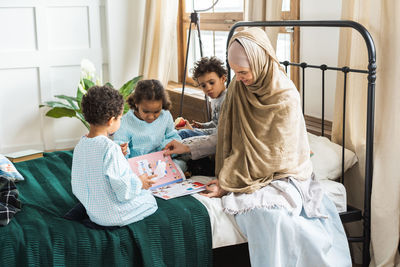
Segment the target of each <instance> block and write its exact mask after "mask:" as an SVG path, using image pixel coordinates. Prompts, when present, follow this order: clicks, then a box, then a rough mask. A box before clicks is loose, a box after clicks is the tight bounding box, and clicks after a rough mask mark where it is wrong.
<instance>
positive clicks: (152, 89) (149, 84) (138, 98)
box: [127, 79, 171, 111]
mask: <svg viewBox="0 0 400 267" xmlns="http://www.w3.org/2000/svg"><path fill="white" fill-rule="evenodd" d="M143 100H150V101H151V100H162V109H164V110H169V109H170V108H171V101H170V100H169V97H168V93H167V92H166V91H165V89H164V87H163V85H162V84H161V82H160V81H158V80H154V79H150V80H141V81H139V82H138V83H137V85H136V88H135V91H134V92H133V94H131V95H130V96H129V97H128V99H127V102H128V104H129V107H130V108H131V109H133V110H136V111H138V109H137V106H136V105H137V104H140V102H142V101H143Z"/></svg>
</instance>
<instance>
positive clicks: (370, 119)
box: [226, 20, 376, 266]
mask: <svg viewBox="0 0 400 267" xmlns="http://www.w3.org/2000/svg"><path fill="white" fill-rule="evenodd" d="M239 27H339V28H352V29H354V30H356V31H358V32H359V33H360V34H361V36H362V37H363V38H364V41H365V44H366V46H367V50H368V68H367V69H353V68H351V67H348V66H344V67H331V66H327V65H325V64H322V65H310V64H308V63H306V62H301V63H300V62H289V61H284V62H281V64H282V65H284V66H285V70H286V71H287V67H288V66H296V67H299V68H300V70H301V75H302V85H301V88H300V93H301V95H302V108H303V113H304V105H305V97H304V96H305V94H306V88H305V78H306V76H305V70H306V69H307V68H313V69H320V70H321V72H322V88H321V90H322V113H321V114H322V118H321V119H322V124H321V135H322V136H323V135H324V134H325V130H324V124H325V118H324V114H325V110H324V109H325V71H327V70H333V71H338V72H341V73H343V75H344V84H343V86H344V87H343V89H344V95H343V125H342V129H343V130H342V177H341V182H344V144H345V120H346V105H345V103H346V89H347V88H346V86H347V75H348V73H350V72H354V73H361V74H367V79H368V87H367V88H366V90H368V98H367V110H366V113H367V121H366V151H365V153H366V156H365V188H364V212H363V213H362V211H361V210H359V209H356V208H353V207H350V206H348V211H347V212H346V213H342V214H340V216H341V219H342V222H343V223H346V222H353V221H359V220H363V228H364V229H363V236H361V237H348V240H349V242H362V243H363V266H368V264H369V261H370V254H369V244H370V228H371V222H370V220H371V213H370V210H371V188H372V174H373V140H374V109H375V80H376V51H375V44H374V41H373V39H372V37H371V35H370V33H369V32H368V30H367V29H366V28H365V27H364V26H363V25H361V24H359V23H357V22H354V21H349V20H320V21H300V20H295V21H290V20H286V21H246V22H238V23H236V24H235V25H233V26H232V28H231V30H230V32H229V35H228V40H227V49H226V51H227V53H228V45H229V41H230V39H231V38H232V36H233V34H234V32H235V30H236V29H237V28H239ZM226 58H227V61H226V66H227V69H228V79H227V83H228V84H229V82H230V80H231V77H230V67H229V63H228V56H227V57H226Z"/></svg>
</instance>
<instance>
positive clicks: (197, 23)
mask: <svg viewBox="0 0 400 267" xmlns="http://www.w3.org/2000/svg"><path fill="white" fill-rule="evenodd" d="M217 3H218V0H216V1H215V2H214V3H213V5H212V6H211V7H209V8H206V9H201V10H195V9H193V12H192V13H190V24H189V35H188V40H187V46H186V59H185V68H184V71H183V81H182V93H181V102H180V108H179V117H181V116H182V110H183V97H184V95H185V85H186V72H187V63H188V55H189V47H190V35H191V32H192V24H195V26H196V28H197V33H198V37H199V46H200V57H203V44H202V42H201V35H200V18H199V14H198V12H205V11H208V10H210V9H211V8H213V7H214V6H215V5H216V4H217ZM204 98H205V103H206V112H207V119H208V120H210V119H211V114H210V108H209V105H208V96H207V95H205V96H204Z"/></svg>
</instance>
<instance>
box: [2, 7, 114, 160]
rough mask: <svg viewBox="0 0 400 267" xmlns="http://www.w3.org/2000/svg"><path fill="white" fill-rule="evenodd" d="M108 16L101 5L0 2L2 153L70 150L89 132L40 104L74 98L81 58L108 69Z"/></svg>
mask: <svg viewBox="0 0 400 267" xmlns="http://www.w3.org/2000/svg"><path fill="white" fill-rule="evenodd" d="M104 14H105V12H104V3H103V1H102V0H57V1H54V0H53V1H51V0H42V1H34V0H25V1H14V0H3V1H1V2H0V39H1V42H0V153H7V152H12V151H17V150H21V149H29V148H34V149H45V150H47V149H62V148H71V147H73V146H74V145H75V144H76V142H77V141H78V140H79V138H80V136H81V135H83V134H84V133H85V132H86V128H85V127H84V126H83V125H82V124H81V123H80V122H79V121H78V120H77V119H70V118H62V119H52V118H48V117H45V116H44V113H45V110H44V109H39V104H41V103H43V102H44V101H49V100H54V97H53V96H54V95H57V94H65V95H72V96H74V95H76V89H77V84H78V81H79V78H80V66H79V65H80V62H81V59H82V58H88V59H89V60H91V61H92V62H94V63H95V66H96V68H97V70H99V71H100V70H101V69H105V70H107V69H108V67H107V53H106V51H107V48H106V45H105V43H104V40H106V38H105V37H104V36H103V38H102V34H103V35H104V33H105V31H104V29H103V31H102V30H101V25H102V21H104ZM103 24H104V23H103ZM102 40H103V42H102ZM103 79H104V80H108V77H107V72H106V73H104V77H103Z"/></svg>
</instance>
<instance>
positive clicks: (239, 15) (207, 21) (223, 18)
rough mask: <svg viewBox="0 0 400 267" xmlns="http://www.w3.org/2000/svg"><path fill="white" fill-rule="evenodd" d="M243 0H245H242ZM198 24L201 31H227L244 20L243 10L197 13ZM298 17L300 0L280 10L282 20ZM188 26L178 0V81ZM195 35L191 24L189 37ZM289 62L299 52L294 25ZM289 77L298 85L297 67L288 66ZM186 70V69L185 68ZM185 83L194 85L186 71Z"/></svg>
mask: <svg viewBox="0 0 400 267" xmlns="http://www.w3.org/2000/svg"><path fill="white" fill-rule="evenodd" d="M243 1H245V0H243ZM198 14H199V25H200V33H201V31H203V30H204V31H229V30H230V29H231V27H232V26H233V25H234V24H235V23H236V22H238V21H242V20H244V12H216V13H198ZM299 18H300V0H291V1H290V11H282V12H281V19H282V20H298V19H299ZM189 26H190V13H187V12H186V6H185V0H179V11H178V24H177V28H178V29H177V30H178V82H180V83H182V82H183V81H182V80H183V71H184V68H185V57H186V49H187V38H188V36H187V31H188V29H189ZM279 33H288V32H287V31H286V29H285V28H284V27H280V28H279ZM194 34H196V35H197V28H196V26H195V25H192V32H191V38H193V35H194ZM291 40H292V44H291V46H290V47H291V51H290V56H291V59H290V61H291V62H298V60H299V58H300V57H299V52H300V29H299V28H298V27H295V28H294V29H293V33H292V34H291ZM290 68H291V69H290V73H291V79H292V80H293V82H294V83H295V85H296V86H297V88H299V87H298V85H299V69H298V68H296V67H293V66H291V67H290ZM187 71H188V70H187ZM186 83H187V84H191V85H194V86H196V83H195V81H194V80H193V79H192V78H190V77H189V75H188V73H186Z"/></svg>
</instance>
